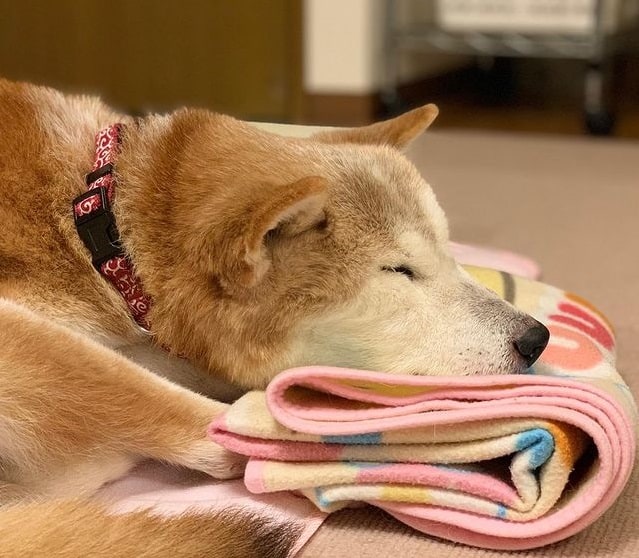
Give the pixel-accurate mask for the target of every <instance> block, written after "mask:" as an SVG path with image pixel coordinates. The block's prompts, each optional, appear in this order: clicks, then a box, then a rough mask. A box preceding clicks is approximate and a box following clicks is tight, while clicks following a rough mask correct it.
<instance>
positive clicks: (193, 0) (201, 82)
mask: <svg viewBox="0 0 639 558" xmlns="http://www.w3.org/2000/svg"><path fill="white" fill-rule="evenodd" d="M638 14H639V1H638V0H599V1H597V0H234V1H233V2H225V1H215V0H181V1H176V0H109V2H104V1H101V0H51V1H48V2H42V1H36V0H21V1H19V2H18V1H15V0H0V75H1V76H4V77H8V78H11V79H20V80H28V81H32V82H36V83H44V84H48V85H52V86H55V87H58V88H61V89H63V90H65V91H70V92H90V93H96V94H99V95H101V96H102V97H103V98H104V99H105V100H107V101H108V102H109V103H111V104H113V105H115V106H116V107H118V108H120V109H122V110H126V111H130V112H134V113H144V112H147V111H166V110H170V109H172V108H175V107H177V106H181V105H193V106H203V107H208V108H211V109H214V110H218V111H222V112H227V113H230V114H233V115H235V116H237V117H240V118H245V119H253V120H263V121H279V122H294V123H314V124H332V125H354V124H364V123H367V122H370V121H373V120H375V119H377V118H380V117H384V116H388V115H391V114H394V113H397V112H399V111H402V110H405V109H406V108H410V107H411V106H414V105H417V104H420V103H424V102H430V101H432V102H436V103H437V104H439V106H440V108H441V109H442V110H441V116H440V119H439V120H438V128H446V127H449V128H470V129H490V130H508V131H520V132H546V133H556V134H588V133H590V134H597V135H608V136H617V137H628V138H638V137H639V23H638V22H639V18H638Z"/></svg>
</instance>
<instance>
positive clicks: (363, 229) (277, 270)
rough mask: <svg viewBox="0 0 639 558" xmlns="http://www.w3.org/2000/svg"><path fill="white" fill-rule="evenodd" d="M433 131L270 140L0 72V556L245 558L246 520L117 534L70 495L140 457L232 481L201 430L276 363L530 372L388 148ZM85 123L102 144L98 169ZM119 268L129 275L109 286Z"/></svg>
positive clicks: (229, 125) (149, 521)
mask: <svg viewBox="0 0 639 558" xmlns="http://www.w3.org/2000/svg"><path fill="white" fill-rule="evenodd" d="M436 115H437V109H436V107H435V106H434V105H426V106H424V107H421V108H418V109H415V110H413V111H411V112H408V113H405V114H403V115H401V116H398V117H396V118H393V119H391V120H387V121H384V122H379V123H377V124H373V125H370V126H365V127H361V128H354V129H346V130H329V131H324V132H320V133H318V134H315V135H314V136H312V137H310V138H304V139H298V138H285V137H281V136H278V135H274V134H271V133H267V132H265V131H262V130H259V129H257V128H256V127H254V126H252V125H250V124H248V123H244V122H241V121H238V120H235V119H233V118H231V117H228V116H224V115H220V114H216V113H212V112H209V111H205V110H196V109H182V110H178V111H176V112H173V113H171V114H168V115H150V116H146V117H144V118H139V119H134V118H131V117H129V116H127V115H124V114H120V113H118V112H116V111H114V110H113V109H111V108H109V107H108V106H106V105H105V104H103V103H102V102H101V101H99V100H98V99H95V98H90V97H83V96H69V95H64V94H62V93H60V92H58V91H55V90H52V89H49V88H45V87H40V86H34V85H30V84H25V83H13V82H9V81H4V80H0V122H1V128H2V133H1V134H0V223H1V227H2V228H1V232H0V505H2V508H0V509H1V510H3V511H0V541H2V542H0V547H1V548H2V555H3V556H25V555H28V556H40V555H42V556H45V555H46V556H57V555H60V556H84V555H87V554H91V555H92V556H102V555H105V556H107V555H108V556H120V555H122V556H142V555H145V554H144V552H147V551H148V552H150V551H149V548H150V547H149V541H148V539H149V537H145V536H142V535H143V534H144V533H153V536H152V538H154V540H155V542H154V544H157V545H158V546H157V548H156V547H153V548H154V550H153V554H147V555H153V556H164V555H166V556H169V555H170V556H182V555H184V556H192V555H199V553H200V552H201V553H204V552H206V553H208V555H211V556H232V555H242V556H249V555H259V550H258V551H256V550H255V548H258V547H251V548H252V550H251V549H249V546H247V545H250V544H252V543H251V541H258V540H261V539H260V536H263V534H264V533H263V532H260V531H259V528H258V527H256V525H255V522H253V520H245V519H242V518H239V519H238V518H237V517H236V518H235V519H234V520H233V521H235V524H239V525H240V528H239V529H235V528H233V529H229V528H228V525H227V523H225V520H224V518H223V517H219V518H213V519H211V518H202V517H199V516H194V515H189V516H185V517H182V518H177V519H174V520H171V521H168V522H166V521H164V520H162V521H161V520H159V519H157V518H154V517H153V516H150V515H148V514H144V513H141V514H133V515H131V516H126V519H123V518H122V517H115V516H110V515H108V514H107V513H106V512H105V511H104V510H103V509H101V508H99V507H96V505H94V504H90V503H88V502H87V501H86V500H85V499H86V498H87V497H89V496H90V495H91V494H93V493H94V492H95V491H96V490H97V489H98V488H99V487H100V486H101V485H103V484H104V483H106V482H108V481H110V480H113V479H115V478H117V477H119V476H121V475H123V474H124V473H126V472H127V471H128V470H129V469H130V468H131V467H133V466H134V465H135V464H136V463H137V462H139V461H140V460H143V459H157V460H162V461H165V462H167V463H171V464H175V465H180V466H184V467H189V468H191V469H195V470H198V471H202V472H204V473H207V474H209V475H211V476H213V477H215V478H231V477H236V476H239V475H241V474H242V470H243V466H244V459H243V458H242V457H240V456H237V455H234V454H231V453H229V452H227V451H226V450H224V449H223V448H221V447H219V446H217V445H216V444H214V443H213V442H211V441H209V440H207V437H206V428H207V426H208V424H209V423H210V422H211V421H212V420H213V419H214V418H215V417H216V416H218V415H219V414H220V413H223V412H224V410H225V409H226V403H224V402H222V401H221V400H222V399H232V398H233V397H234V393H237V390H246V389H260V388H264V387H265V386H266V385H267V383H268V382H269V380H270V379H271V378H273V376H274V375H275V374H277V373H278V371H281V370H284V369H286V368H290V367H294V366H301V365H308V364H324V365H339V366H346V367H355V368H364V369H371V370H382V371H385V372H388V373H389V374H458V375H469V374H504V373H517V372H522V371H524V370H525V369H526V368H527V367H529V366H530V365H531V364H532V363H533V362H534V360H535V359H536V358H537V357H538V356H539V354H540V353H541V351H542V350H543V349H544V347H545V345H546V343H547V341H548V330H547V329H546V328H545V327H544V326H542V325H541V324H540V323H539V322H537V321H536V320H534V319H533V318H532V317H530V316H528V315H525V314H523V313H522V312H520V311H518V310H516V309H515V308H513V307H512V306H511V305H509V304H508V303H506V302H504V301H502V300H500V299H499V298H498V297H497V296H496V295H494V294H493V293H492V292H490V291H489V290H487V289H485V288H484V287H482V286H480V285H479V284H477V283H476V282H475V281H474V280H473V279H471V277H470V276H469V275H468V274H466V273H465V272H464V271H463V270H462V268H460V266H459V265H457V264H456V263H455V261H454V260H453V258H452V257H451V255H450V253H449V250H448V229H447V223H446V218H445V215H444V213H443V211H442V209H441V208H440V206H439V205H438V203H437V201H436V198H435V196H434V194H433V192H432V190H431V189H430V187H429V185H428V184H427V183H426V182H425V181H424V179H423V178H422V177H421V176H420V175H419V173H418V172H417V170H416V169H415V168H414V166H413V165H412V164H411V163H410V162H409V161H408V160H407V159H406V158H405V157H404V156H403V155H402V153H401V150H402V149H403V148H404V147H406V146H407V145H408V144H409V143H410V142H411V141H412V140H413V139H415V138H416V137H418V136H419V135H420V134H421V133H422V132H423V131H424V130H425V129H426V128H428V127H429V125H430V124H431V123H432V121H433V120H434V119H435V117H436ZM114 125H117V127H115V128H114V127H113V126H114ZM100 130H107V132H106V136H105V137H107V139H108V136H109V133H111V132H113V133H112V134H111V135H116V136H117V137H116V138H115V139H114V138H113V137H111V139H110V140H109V141H111V144H109V145H107V150H110V151H109V152H108V154H109V157H110V158H109V157H107V159H108V160H109V162H108V163H105V159H104V157H103V156H104V153H101V152H100V151H99V150H98V154H99V156H98V158H97V159H96V147H95V141H94V138H95V136H96V133H98V132H100ZM108 130H111V132H109V131H108ZM100 141H102V140H100ZM103 147H104V146H103ZM98 149H100V146H98ZM100 153H101V154H100ZM100 157H102V159H100ZM92 169H93V170H92ZM87 175H89V176H88V177H87ZM105 177H106V178H105ZM107 179H108V182H109V184H110V185H111V187H112V190H109V188H107V187H105V186H101V187H96V186H95V185H96V184H97V183H100V181H102V182H104V181H105V180H107ZM87 181H88V182H89V185H93V187H94V189H90V190H87V186H86V183H87ZM96 200H97V202H96ZM94 202H95V203H97V206H99V207H98V209H97V210H95V207H94V208H93V209H91V210H90V211H89V213H88V214H85V213H83V210H82V207H83V204H84V205H86V204H87V203H88V204H89V205H91V204H92V203H94ZM94 210H95V211H94ZM92 211H93V213H92ZM105 251H106V252H105ZM104 258H111V259H107V260H105V259H104ZM112 261H117V262H120V263H118V266H119V265H120V264H121V265H122V266H124V268H122V269H125V268H126V269H125V271H126V273H125V277H124V279H122V277H116V282H115V283H114V282H113V277H111V282H110V280H109V278H108V277H107V276H105V269H104V266H105V265H106V264H109V262H112ZM105 262H106V264H105ZM109 265H110V264H109ZM127 266H129V267H127ZM107 267H108V265H107ZM117 269H118V272H119V271H122V269H121V268H120V267H118V268H117ZM117 281H120V283H122V282H124V283H125V287H124V291H125V292H118V288H114V284H116V283H117ZM116 286H119V287H122V285H120V284H116ZM127 289H128V294H127ZM120 290H121V291H122V289H120ZM131 292H133V294H134V297H133V298H134V300H133V302H132V300H131ZM127 296H128V298H127ZM136 297H137V298H136ZM70 497H71V498H74V499H77V500H76V501H74V502H70V503H69V502H59V501H57V500H58V499H60V498H64V499H68V498H70ZM28 502H31V503H28ZM238 522H239V523H238ZM69 525H73V528H71V527H69ZM225 525H227V526H226V527H225ZM243 529H244V530H245V532H242V530H243ZM70 530H72V531H73V532H74V534H73V535H72V534H71V532H70ZM99 533H109V535H108V537H106V535H104V536H100V535H99ZM238 533H239V535H238ZM105 537H106V538H107V539H108V541H110V545H111V546H104V547H102V546H99V544H98V542H96V541H102V539H104V538H105ZM25 541H31V542H29V543H27V542H25ZM28 544H31V545H32V546H28ZM100 544H102V543H100ZM104 544H105V545H106V544H107V543H106V542H104ZM25 545H27V546H25ZM74 545H75V546H74ZM87 545H94V546H87ZM95 545H98V546H95ZM27 548H28V550H26V549H27ZM87 548H92V550H91V552H89V551H87ZM56 552H58V554H56ZM233 552H236V554H233ZM237 552H240V553H239V554H237ZM252 553H255V554H252Z"/></svg>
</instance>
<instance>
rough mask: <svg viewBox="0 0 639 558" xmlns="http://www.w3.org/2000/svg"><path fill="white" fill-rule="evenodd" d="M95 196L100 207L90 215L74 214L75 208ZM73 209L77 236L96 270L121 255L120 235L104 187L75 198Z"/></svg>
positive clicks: (93, 189)
mask: <svg viewBox="0 0 639 558" xmlns="http://www.w3.org/2000/svg"><path fill="white" fill-rule="evenodd" d="M96 195H99V196H100V202H101V205H100V207H99V208H98V209H96V210H94V211H92V212H91V213H88V214H86V215H81V216H79V217H78V216H77V215H76V214H75V206H76V205H78V204H79V203H81V202H83V201H84V200H86V199H88V198H92V197H93V196H96ZM73 209H74V211H73V216H74V220H75V227H76V229H78V235H79V236H80V239H81V240H82V242H84V245H85V246H86V247H87V248H88V250H89V252H91V261H92V263H93V266H94V267H95V268H96V269H100V265H102V264H103V263H104V262H106V261H107V260H110V259H111V258H114V257H116V256H121V255H122V254H123V252H122V246H121V244H120V234H119V233H118V229H117V227H116V226H115V215H113V212H112V211H111V206H110V204H109V198H108V196H107V188H106V186H100V187H98V188H92V189H91V190H87V191H86V192H85V193H84V194H82V195H81V196H78V197H77V198H75V199H74V200H73Z"/></svg>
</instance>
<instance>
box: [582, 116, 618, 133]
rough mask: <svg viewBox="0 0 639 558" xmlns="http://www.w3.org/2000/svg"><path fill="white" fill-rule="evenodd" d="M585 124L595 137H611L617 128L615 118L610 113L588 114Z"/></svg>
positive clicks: (585, 117)
mask: <svg viewBox="0 0 639 558" xmlns="http://www.w3.org/2000/svg"><path fill="white" fill-rule="evenodd" d="M584 122H585V124H586V129H587V130H588V133H589V134H591V135H593V136H609V135H610V134H611V133H612V131H613V129H614V127H615V117H614V116H613V114H612V113H611V112H610V111H607V110H600V111H598V112H586V114H585V116H584Z"/></svg>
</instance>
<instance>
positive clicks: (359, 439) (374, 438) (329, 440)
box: [322, 432, 382, 446]
mask: <svg viewBox="0 0 639 558" xmlns="http://www.w3.org/2000/svg"><path fill="white" fill-rule="evenodd" d="M322 442H325V443H326V444H345V445H350V444H360V445H367V446H374V445H377V444H381V443H382V433H381V432H368V433H366V434H351V435H347V436H322Z"/></svg>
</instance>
